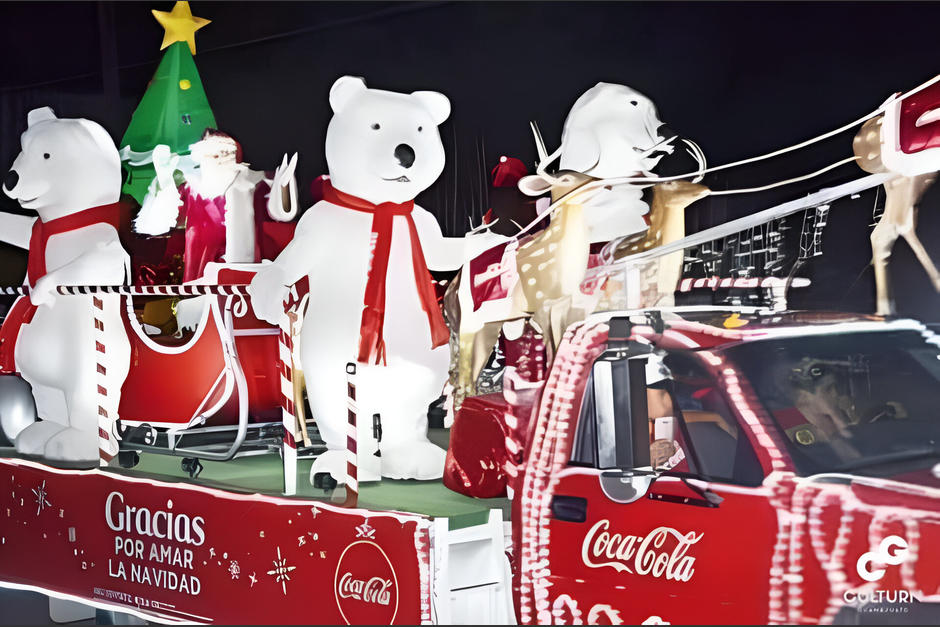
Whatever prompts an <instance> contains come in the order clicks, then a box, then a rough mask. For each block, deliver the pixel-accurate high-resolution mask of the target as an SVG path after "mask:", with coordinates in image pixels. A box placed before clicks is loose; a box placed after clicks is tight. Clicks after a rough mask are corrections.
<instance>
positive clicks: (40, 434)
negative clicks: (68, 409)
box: [15, 420, 66, 455]
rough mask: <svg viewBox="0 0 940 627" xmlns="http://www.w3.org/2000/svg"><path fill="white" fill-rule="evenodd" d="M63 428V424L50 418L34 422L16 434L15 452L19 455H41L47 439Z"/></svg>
mask: <svg viewBox="0 0 940 627" xmlns="http://www.w3.org/2000/svg"><path fill="white" fill-rule="evenodd" d="M65 428H66V427H65V425H63V424H60V423H58V422H53V421H50V420H39V421H37V422H34V423H33V424H31V425H29V426H28V427H24V428H23V430H22V431H20V432H19V434H18V435H17V436H16V443H15V446H16V452H17V453H20V454H21V455H43V454H44V453H45V450H46V443H47V442H48V441H49V439H50V438H52V437H53V436H54V435H55V434H57V433H59V432H60V431H62V430H63V429H65Z"/></svg>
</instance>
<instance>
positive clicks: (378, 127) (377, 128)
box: [372, 123, 382, 131]
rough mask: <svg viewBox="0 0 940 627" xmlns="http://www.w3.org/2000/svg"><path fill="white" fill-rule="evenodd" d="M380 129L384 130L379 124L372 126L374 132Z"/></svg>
mask: <svg viewBox="0 0 940 627" xmlns="http://www.w3.org/2000/svg"><path fill="white" fill-rule="evenodd" d="M380 128H382V127H381V126H379V125H378V123H376V124H373V125H372V130H373V131H377V130H379V129H380Z"/></svg>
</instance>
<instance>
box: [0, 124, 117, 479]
mask: <svg viewBox="0 0 940 627" xmlns="http://www.w3.org/2000/svg"><path fill="white" fill-rule="evenodd" d="M21 147H22V152H20V154H19V155H18V156H17V157H16V160H15V161H14V162H13V166H12V167H11V169H10V171H9V172H7V173H6V175H5V176H4V179H3V190H4V191H5V192H6V194H7V195H8V196H10V197H11V198H14V199H15V200H18V201H19V203H20V206H22V207H23V208H24V209H30V210H33V211H35V212H36V213H38V214H39V217H38V218H36V217H33V216H19V215H13V214H7V213H0V239H2V240H3V241H5V242H8V243H10V244H13V245H15V246H19V247H20V248H26V249H28V250H29V268H28V274H27V281H26V282H27V284H28V285H29V286H30V295H29V297H23V298H21V299H20V300H19V301H18V302H17V303H16V304H14V307H13V308H12V309H11V311H10V313H9V314H8V315H7V318H6V319H5V320H4V323H3V332H2V335H3V338H4V341H3V345H0V353H3V357H4V359H3V361H4V362H5V363H3V364H2V366H3V370H5V371H7V372H9V371H10V370H13V369H14V368H13V367H12V366H14V365H15V370H16V372H18V373H20V375H21V376H22V377H23V379H25V380H26V381H27V382H29V384H30V385H31V386H32V391H33V396H34V398H35V401H36V413H37V415H38V417H39V418H40V420H38V421H36V422H34V423H33V424H30V425H28V426H25V427H24V428H22V430H20V431H19V432H18V433H17V434H15V445H16V449H17V451H19V452H20V453H24V454H27V455H43V456H45V457H47V458H49V459H58V460H68V461H92V460H97V459H98V458H99V453H98V449H99V432H98V418H99V408H100V409H103V410H104V411H105V412H107V413H108V415H110V416H116V410H117V406H118V400H119V398H120V392H121V385H122V384H123V382H124V378H125V377H126V376H127V370H128V364H129V362H130V346H129V344H128V341H127V336H126V335H125V333H124V327H123V325H122V322H121V314H120V300H119V298H118V297H117V296H113V295H111V296H102V297H101V301H102V302H103V305H104V309H103V310H102V311H101V312H99V314H98V315H97V316H95V314H94V313H93V307H92V299H91V297H89V296H64V295H58V294H57V293H56V288H57V287H58V286H60V285H119V284H122V283H124V282H125V278H126V270H127V266H128V263H129V258H128V255H127V253H126V252H125V250H124V248H123V246H122V245H121V241H120V238H119V236H118V230H117V229H118V228H119V225H120V221H121V211H122V207H121V205H120V203H119V202H118V201H119V198H120V193H121V160H120V157H119V156H118V151H117V149H116V148H115V146H114V142H113V141H112V140H111V137H110V136H109V135H108V133H107V132H106V131H105V130H104V129H103V128H102V127H101V126H99V125H98V124H96V123H94V122H91V121H89V120H82V119H59V118H56V116H55V114H54V113H53V112H52V109H50V108H48V107H44V108H42V109H35V110H33V111H31V112H30V113H29V116H28V128H27V129H26V131H25V132H24V133H23V135H22V137H21ZM96 319H97V320H100V321H101V322H102V323H103V325H104V336H103V337H102V336H100V335H99V336H98V338H97V339H104V342H103V344H104V347H105V351H106V352H105V354H104V356H102V355H101V354H100V353H99V351H97V350H96V328H95V320H96ZM99 333H100V332H99ZM13 342H15V345H14V346H10V345H9V344H12V343H13ZM10 351H13V353H12V357H13V359H12V362H13V363H12V364H11V363H10V361H11V360H10V354H9V353H10ZM102 360H104V361H105V363H102V364H101V365H103V366H104V369H103V370H104V372H103V373H99V371H98V364H99V363H101V362H102ZM99 386H100V387H99ZM102 388H103V390H102ZM102 391H105V392H106V394H102V393H101V392H102ZM3 402H4V399H3V398H0V404H2V403H3ZM8 435H13V434H8ZM102 437H103V436H102ZM108 442H109V443H108V444H107V445H103V446H106V447H107V448H108V449H109V450H107V451H106V453H109V454H111V455H113V454H115V453H116V452H117V450H116V442H115V441H114V435H113V433H111V434H109V439H108Z"/></svg>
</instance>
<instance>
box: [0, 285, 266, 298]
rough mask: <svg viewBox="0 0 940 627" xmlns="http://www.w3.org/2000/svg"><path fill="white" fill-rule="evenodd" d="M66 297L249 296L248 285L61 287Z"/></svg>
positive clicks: (20, 291)
mask: <svg viewBox="0 0 940 627" xmlns="http://www.w3.org/2000/svg"><path fill="white" fill-rule="evenodd" d="M56 292H57V293H59V294H62V295H64V296H82V295H88V294H120V295H121V296H206V295H215V296H248V285H59V286H58V287H57V288H56ZM28 294H29V287H28V286H26V285H18V286H16V287H0V295H6V296H26V295H28Z"/></svg>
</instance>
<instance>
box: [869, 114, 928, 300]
mask: <svg viewBox="0 0 940 627" xmlns="http://www.w3.org/2000/svg"><path fill="white" fill-rule="evenodd" d="M891 134H892V133H891V130H890V129H889V128H887V127H886V126H885V116H884V115H880V116H878V117H876V118H872V119H871V120H868V121H867V122H866V123H865V124H864V125H862V128H861V129H860V130H859V132H858V134H857V135H856V136H855V138H854V140H853V141H852V148H853V150H854V152H855V156H856V157H857V158H858V164H859V166H860V167H861V168H862V169H863V170H865V171H866V172H871V173H873V174H878V173H881V172H890V171H896V170H894V169H893V168H889V167H888V166H887V165H886V164H885V160H884V159H883V154H884V153H883V150H882V148H883V146H884V145H885V143H886V142H885V139H886V136H887V138H888V141H890V135H891ZM889 159H890V158H889ZM936 178H937V173H936V171H935V170H934V171H927V172H923V173H919V174H913V175H904V174H900V175H899V176H897V177H896V178H893V179H891V180H889V181H887V182H885V183H884V188H885V209H884V214H883V215H882V216H881V219H880V220H879V221H878V224H877V225H876V226H875V229H874V230H873V231H872V233H871V248H872V264H873V265H874V267H875V300H876V308H877V313H879V314H881V315H890V314H893V313H894V300H893V298H892V296H891V280H890V278H889V276H888V262H889V260H890V259H891V250H892V249H893V248H894V244H895V242H896V241H897V239H898V237H903V238H904V241H906V242H907V243H908V245H909V246H910V247H911V250H913V251H914V255H916V257H917V260H918V261H919V262H920V265H921V266H923V268H924V270H926V271H927V275H928V276H929V277H930V281H931V283H933V285H934V288H935V289H937V290H938V291H940V272H938V271H937V267H936V266H935V265H934V263H933V261H932V260H931V259H930V255H929V254H927V250H926V249H925V248H924V245H923V244H922V243H921V241H920V239H919V238H918V237H917V232H916V228H917V206H918V203H919V202H920V199H921V197H922V196H923V195H924V192H925V191H927V188H928V187H930V185H931V184H933V182H934V180H936Z"/></svg>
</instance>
